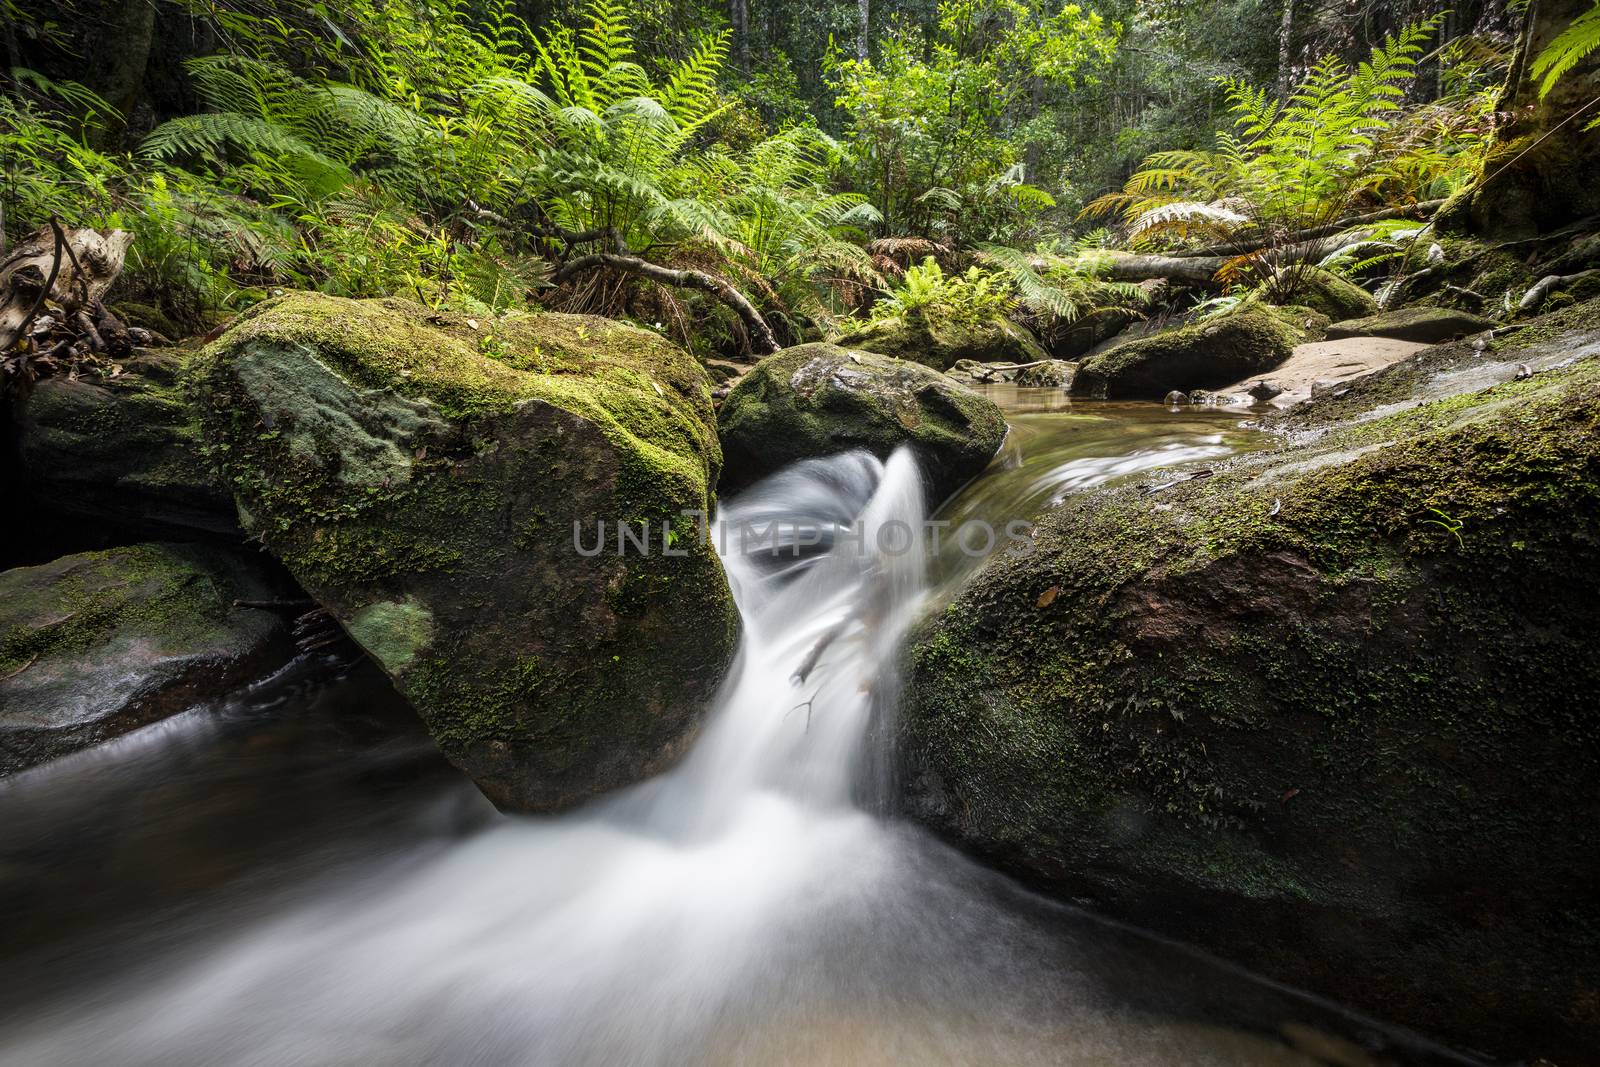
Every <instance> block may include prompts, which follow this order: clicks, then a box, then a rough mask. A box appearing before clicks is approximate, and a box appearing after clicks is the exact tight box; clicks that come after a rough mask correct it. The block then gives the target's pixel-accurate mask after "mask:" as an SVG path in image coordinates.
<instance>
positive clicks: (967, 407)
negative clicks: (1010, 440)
mask: <svg viewBox="0 0 1600 1067" xmlns="http://www.w3.org/2000/svg"><path fill="white" fill-rule="evenodd" d="M718 425H719V429H720V431H721V434H722V448H723V452H724V454H725V455H726V457H727V463H728V471H727V483H728V485H729V486H730V487H738V486H742V485H746V484H748V483H750V482H752V481H755V480H756V479H757V478H760V477H762V476H763V475H766V474H770V473H772V472H773V471H775V470H778V469H779V468H781V467H784V466H787V465H788V464H790V463H794V462H796V461H798V460H802V459H810V458H813V457H816V456H827V455H832V454H834V453H836V452H845V451H849V450H850V449H854V448H864V449H867V450H868V451H870V452H872V453H874V454H875V455H877V456H879V457H882V458H887V457H888V456H889V454H890V453H891V452H893V451H894V450H895V449H896V448H898V447H900V446H901V445H902V444H909V445H911V446H912V447H913V448H915V449H916V451H917V454H918V456H919V458H920V459H921V461H922V469H923V471H924V472H925V474H926V475H927V477H928V479H929V480H930V483H931V484H930V486H929V489H930V491H931V496H932V498H933V499H934V500H942V499H944V497H946V496H948V495H949V494H950V493H952V492H954V491H955V489H956V488H957V487H958V486H960V485H961V483H963V482H965V481H966V480H967V479H969V478H971V477H972V476H973V475H975V474H977V473H978V472H979V471H981V470H983V468H984V467H986V466H987V465H988V463H989V460H990V459H991V458H992V457H993V456H994V454H995V452H997V451H998V450H999V448H1000V444H1001V442H1002V441H1004V440H1005V436H1006V421H1005V416H1004V415H1002V414H1001V413H1000V409H999V408H998V407H996V406H995V405H994V403H993V402H992V401H990V400H988V399H986V398H985V397H982V396H979V395H978V394H977V393H974V392H973V391H971V390H970V389H968V388H966V387H965V386H962V385H960V384H958V383H957V382H956V381H954V380H953V379H951V378H950V377H949V376H947V375H944V374H940V373H939V372H938V371H934V370H930V369H928V368H927V367H924V366H922V365H920V364H917V363H910V362H907V361H905V360H900V359H891V358H889V357H888V356H880V355H876V354H874V353H872V352H853V351H851V350H850V349H847V348H841V347H839V346H838V345H832V344H809V345H800V346H799V347H796V348H790V349H785V350H784V351H782V352H780V353H778V354H777V355H775V356H768V357H767V358H766V359H764V360H762V361H761V362H760V363H758V364H756V366H755V369H754V370H752V371H751V372H750V373H749V374H747V375H745V377H744V378H743V379H742V380H741V381H740V382H739V384H738V385H737V386H735V387H734V389H733V391H732V392H730V393H729V394H728V397H727V399H726V400H724V401H723V402H722V408H721V410H720V412H719V413H718Z"/></svg>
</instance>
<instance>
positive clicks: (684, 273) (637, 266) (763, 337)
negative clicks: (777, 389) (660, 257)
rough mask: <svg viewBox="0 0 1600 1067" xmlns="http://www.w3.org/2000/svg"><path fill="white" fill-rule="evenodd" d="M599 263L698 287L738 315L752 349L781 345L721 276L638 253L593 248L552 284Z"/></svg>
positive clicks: (762, 351)
mask: <svg viewBox="0 0 1600 1067" xmlns="http://www.w3.org/2000/svg"><path fill="white" fill-rule="evenodd" d="M600 267H610V268H611V269H612V270H618V271H622V272H623V273H625V274H633V275H637V276H638V277H640V278H648V279H649V280H651V281H653V282H658V283H660V284H662V285H672V286H676V287H678V288H680V289H699V290H701V291H703V292H707V293H710V294H711V295H712V296H714V297H716V298H717V299H718V300H719V301H721V302H722V303H723V304H724V305H726V306H727V307H728V308H730V309H732V311H733V312H734V314H736V315H738V316H739V319H740V321H741V322H743V323H744V325H745V328H746V329H747V330H749V331H750V347H751V348H752V349H753V350H754V351H755V352H757V353H758V354H760V355H768V354H770V353H773V352H776V351H777V350H778V348H779V347H780V346H779V345H778V339H777V337H776V336H774V335H773V332H772V328H771V327H770V326H768V325H767V320H766V319H764V318H762V317H761V312H759V311H757V310H756V309H755V305H754V304H752V303H750V301H749V300H747V299H746V298H745V295H744V294H743V293H741V292H739V290H737V289H735V288H734V287H733V286H731V285H729V284H728V283H727V282H725V281H723V280H722V279H721V278H718V277H716V276H714V275H711V274H707V273H705V272H704V271H698V270H674V269H672V268H671V267H663V266H661V265H660V264H659V263H651V262H650V261H649V260H645V259H640V258H639V257H637V256H627V255H622V254H621V253H617V252H595V253H592V254H590V255H587V256H580V257H579V258H577V259H574V260H572V261H570V262H568V263H566V264H565V265H563V266H562V268H561V269H560V270H558V271H556V274H555V277H554V278H552V279H551V281H552V283H553V284H555V285H561V284H562V283H564V282H567V281H570V280H571V279H572V278H574V277H576V276H577V275H579V274H581V273H583V272H584V271H589V270H596V269H598V268H600Z"/></svg>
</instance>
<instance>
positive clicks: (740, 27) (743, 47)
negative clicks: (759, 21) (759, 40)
mask: <svg viewBox="0 0 1600 1067" xmlns="http://www.w3.org/2000/svg"><path fill="white" fill-rule="evenodd" d="M728 18H729V21H731V22H732V23H733V55H734V59H735V60H736V61H737V62H738V64H739V69H740V70H743V71H748V70H749V69H750V0H729V3H728Z"/></svg>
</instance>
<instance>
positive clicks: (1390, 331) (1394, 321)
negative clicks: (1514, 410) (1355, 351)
mask: <svg viewBox="0 0 1600 1067" xmlns="http://www.w3.org/2000/svg"><path fill="white" fill-rule="evenodd" d="M1493 328H1494V320H1493V319H1486V318H1484V317H1483V316H1482V315H1474V314H1472V313H1471V312H1467V311H1453V310H1451V309H1450V308H1434V307H1410V308H1398V309H1396V310H1394V311H1384V312H1380V313H1378V314H1375V315H1368V316H1366V317H1365V318H1358V319H1346V320H1344V321H1343V322H1335V323H1334V324H1333V325H1331V326H1329V327H1328V339H1329V340H1330V341H1337V340H1339V339H1341V338H1345V337H1392V338H1394V339H1395V340H1397V341H1420V342H1421V343H1423V344H1437V343H1439V342H1440V341H1451V340H1454V339H1455V338H1457V337H1466V336H1467V335H1468V334H1474V333H1482V332H1483V331H1484V330H1489V329H1493Z"/></svg>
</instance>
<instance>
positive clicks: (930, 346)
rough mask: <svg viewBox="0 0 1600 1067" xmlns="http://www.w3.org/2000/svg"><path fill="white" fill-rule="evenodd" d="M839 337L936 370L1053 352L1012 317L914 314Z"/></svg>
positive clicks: (1028, 360)
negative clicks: (958, 319) (966, 319)
mask: <svg viewBox="0 0 1600 1067" xmlns="http://www.w3.org/2000/svg"><path fill="white" fill-rule="evenodd" d="M837 341H838V343H839V344H841V345H843V346H845V347H847V348H864V349H866V350H867V351H868V352H876V353H878V354H879V355H883V356H893V357H894V358H896V359H905V360H910V361H911V362H913V363H921V364H923V365H925V366H929V367H932V368H933V369H934V370H949V369H950V368H951V367H953V366H955V364H956V361H957V360H962V359H971V360H976V361H977V362H979V363H1032V362H1033V361H1035V360H1039V359H1048V358H1049V357H1050V353H1048V352H1046V351H1045V350H1044V348H1042V347H1041V346H1040V344H1039V342H1038V341H1037V340H1035V339H1034V336H1033V334H1031V333H1029V332H1028V329H1027V327H1025V326H1021V325H1019V324H1017V323H1015V322H1012V321H1011V320H1010V319H987V320H985V321H984V322H981V323H977V324H975V325H974V324H969V323H954V322H944V321H940V320H937V319H931V318H929V317H928V316H925V315H920V314H911V315H904V316H900V317H898V318H893V319H887V320H884V321H882V322H877V323H874V324H872V325H870V326H866V327H864V328H862V329H859V330H854V331H852V332H850V333H847V334H844V335H842V336H840V337H839V338H837Z"/></svg>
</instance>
